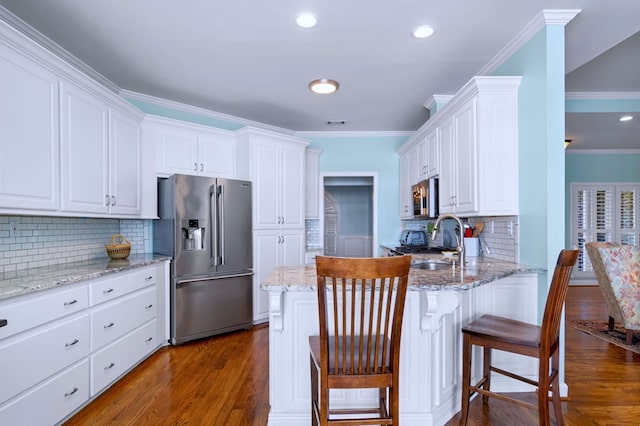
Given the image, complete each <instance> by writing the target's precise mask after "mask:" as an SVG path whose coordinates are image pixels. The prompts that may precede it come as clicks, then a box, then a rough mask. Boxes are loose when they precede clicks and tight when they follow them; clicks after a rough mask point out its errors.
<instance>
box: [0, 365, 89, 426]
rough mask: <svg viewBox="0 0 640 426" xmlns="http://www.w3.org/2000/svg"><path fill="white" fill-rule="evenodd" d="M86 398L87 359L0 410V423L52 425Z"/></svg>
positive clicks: (87, 391)
mask: <svg viewBox="0 0 640 426" xmlns="http://www.w3.org/2000/svg"><path fill="white" fill-rule="evenodd" d="M88 399H89V360H88V359H85V360H84V361H82V362H80V363H79V364H78V365H76V366H74V367H71V368H70V369H68V370H66V371H64V372H62V373H60V374H57V375H56V376H54V377H53V378H51V379H49V380H47V381H46V382H44V383H43V384H41V385H40V386H38V387H36V388H34V389H33V390H31V391H30V392H28V393H26V394H24V395H22V396H20V397H19V398H17V399H16V400H14V401H12V402H10V403H8V404H7V405H5V406H4V407H0V424H3V425H13V426H20V425H24V426H32V425H52V424H55V423H57V422H59V421H60V420H62V419H63V418H65V417H66V416H68V415H69V414H70V413H72V412H73V411H74V410H76V409H77V408H78V407H80V406H81V405H82V404H84V403H85V402H86V401H87V400H88Z"/></svg>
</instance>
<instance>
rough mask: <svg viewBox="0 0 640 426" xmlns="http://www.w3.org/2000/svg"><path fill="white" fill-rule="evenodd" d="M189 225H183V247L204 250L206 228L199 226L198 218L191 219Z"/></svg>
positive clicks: (184, 248)
mask: <svg viewBox="0 0 640 426" xmlns="http://www.w3.org/2000/svg"><path fill="white" fill-rule="evenodd" d="M187 222H188V226H187V227H184V226H183V227H182V249H183V250H204V235H205V228H204V227H200V226H198V224H199V221H198V220H197V219H189V220H188V221H187Z"/></svg>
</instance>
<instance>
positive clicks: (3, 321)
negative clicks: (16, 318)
mask: <svg viewBox="0 0 640 426" xmlns="http://www.w3.org/2000/svg"><path fill="white" fill-rule="evenodd" d="M7 324H9V321H7V320H6V319H0V327H4V326H5V325H7Z"/></svg>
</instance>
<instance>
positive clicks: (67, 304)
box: [64, 299, 78, 306]
mask: <svg viewBox="0 0 640 426" xmlns="http://www.w3.org/2000/svg"><path fill="white" fill-rule="evenodd" d="M76 303H78V300H77V299H73V300H69V301H68V302H64V306H71V305H75V304H76Z"/></svg>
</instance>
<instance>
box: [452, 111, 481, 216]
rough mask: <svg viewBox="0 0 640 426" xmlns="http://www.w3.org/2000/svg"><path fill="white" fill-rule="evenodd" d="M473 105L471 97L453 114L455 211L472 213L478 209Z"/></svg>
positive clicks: (474, 112) (474, 113)
mask: <svg viewBox="0 0 640 426" xmlns="http://www.w3.org/2000/svg"><path fill="white" fill-rule="evenodd" d="M475 105H476V103H475V99H472V100H471V101H469V102H468V103H466V104H465V105H464V106H463V107H462V108H460V109H459V110H458V111H457V112H456V114H455V130H456V133H455V141H456V142H455V143H456V156H455V160H456V162H457V164H456V172H457V179H456V183H457V186H456V191H455V211H456V213H474V212H477V211H478V190H477V181H478V166H477V163H478V160H477V153H476V146H477V137H476V107H475Z"/></svg>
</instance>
